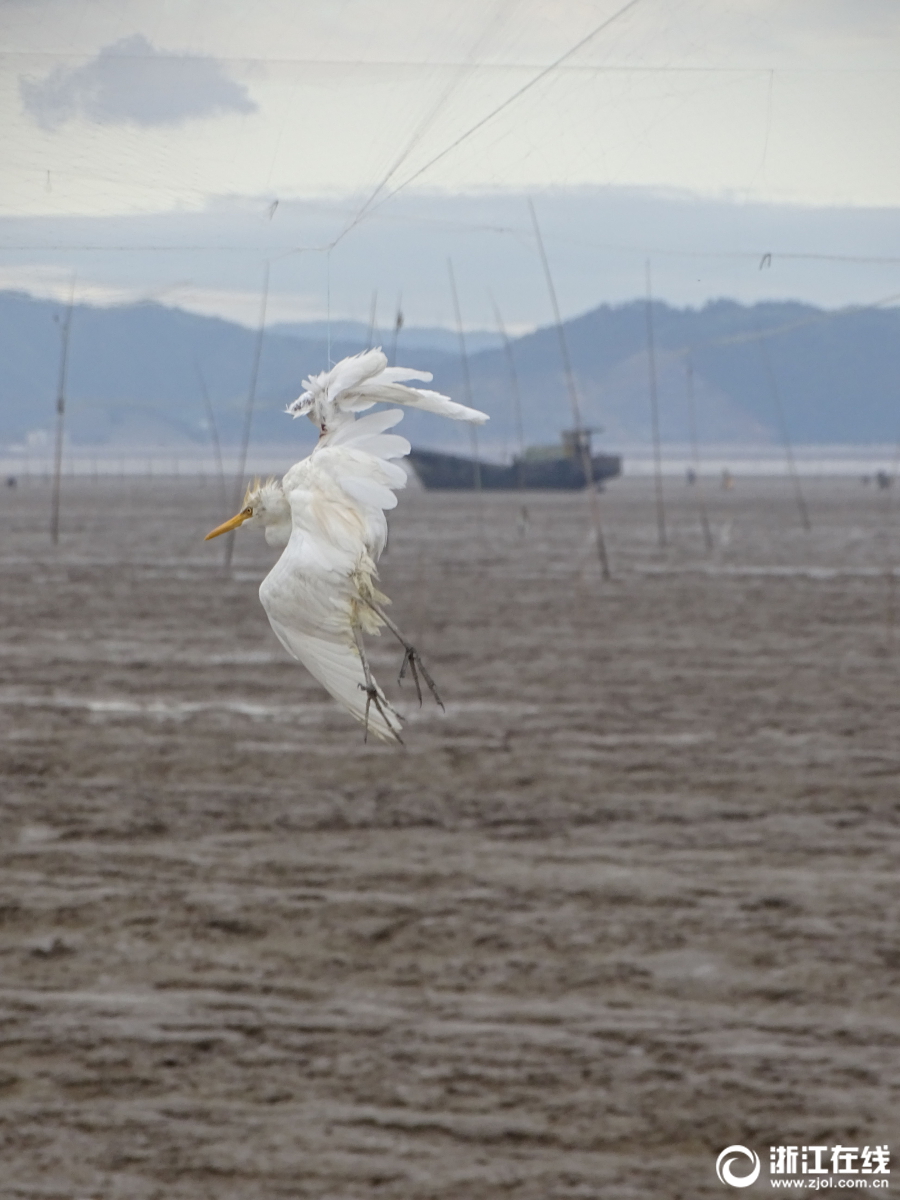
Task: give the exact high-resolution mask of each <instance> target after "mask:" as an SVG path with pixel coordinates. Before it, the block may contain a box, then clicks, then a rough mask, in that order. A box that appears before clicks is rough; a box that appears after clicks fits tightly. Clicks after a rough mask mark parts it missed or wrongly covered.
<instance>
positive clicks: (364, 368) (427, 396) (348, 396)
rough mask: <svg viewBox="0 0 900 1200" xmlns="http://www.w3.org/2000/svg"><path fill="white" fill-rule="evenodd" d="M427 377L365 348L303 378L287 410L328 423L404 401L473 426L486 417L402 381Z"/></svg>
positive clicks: (434, 393)
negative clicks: (392, 364)
mask: <svg viewBox="0 0 900 1200" xmlns="http://www.w3.org/2000/svg"><path fill="white" fill-rule="evenodd" d="M431 378H432V376H431V372H430V371H414V370H412V369H410V368H409V367H389V366H388V365H387V358H386V357H385V355H384V352H383V351H382V350H380V349H378V350H367V351H365V353H363V354H356V355H353V356H352V357H351V358H344V359H342V360H341V361H340V362H339V363H337V364H336V365H335V366H333V367H332V368H331V370H330V371H323V372H322V373H321V374H319V375H315V376H312V377H311V378H309V379H304V381H303V384H304V386H305V387H306V389H307V390H306V391H305V392H304V393H303V394H302V395H301V396H299V397H298V398H297V399H296V400H295V401H294V402H293V403H292V404H289V405H288V409H287V411H288V412H289V413H292V414H293V415H294V416H295V417H299V416H303V415H305V414H309V415H311V416H312V415H314V412H315V413H316V414H318V417H319V418H320V419H321V422H324V424H325V425H329V426H330V421H331V418H332V417H333V415H334V413H335V412H339V413H356V412H364V411H365V410H366V409H367V408H371V407H372V405H373V404H378V403H379V402H383V403H387V404H404V405H406V406H407V407H408V408H419V409H422V410H423V411H425V412H432V413H437V414H438V415H439V416H442V417H450V418H451V419H452V420H454V421H472V422H474V423H475V424H477V425H481V424H483V423H484V422H485V421H486V420H487V419H488V417H487V413H483V412H480V411H479V410H478V409H477V408H469V407H468V406H467V405H465V404H457V403H456V402H455V401H454V400H451V399H450V398H449V396H444V395H442V394H441V393H440V392H431V391H428V390H427V389H425V388H414V387H407V386H406V385H405V383H404V380H408V379H416V380H421V381H422V382H424V383H429V382H430V381H431Z"/></svg>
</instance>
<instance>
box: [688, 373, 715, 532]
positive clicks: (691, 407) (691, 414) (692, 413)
mask: <svg viewBox="0 0 900 1200" xmlns="http://www.w3.org/2000/svg"><path fill="white" fill-rule="evenodd" d="M685 373H686V375H687V398H688V425H689V427H690V431H691V460H692V462H693V466H694V486H695V487H696V489H697V505H698V507H699V509H700V527H701V528H702V530H703V541H704V544H705V546H706V552H707V554H712V551H713V536H712V531H711V530H710V528H709V517H708V515H707V512H706V494H705V492H704V490H703V481H702V480H701V478H700V447H699V442H698V439H697V405H696V402H695V398H694V365H693V363H692V362H691V356H690V354H689V355H688V356H687V361H686V363H685Z"/></svg>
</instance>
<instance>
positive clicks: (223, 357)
mask: <svg viewBox="0 0 900 1200" xmlns="http://www.w3.org/2000/svg"><path fill="white" fill-rule="evenodd" d="M652 313H653V335H654V343H655V362H656V384H657V392H658V397H659V411H660V428H661V436H662V440H663V441H664V442H667V443H685V442H687V441H689V438H690V420H689V413H690V407H689V403H688V392H687V385H688V373H687V366H688V363H690V366H691V369H692V377H693V388H694V397H695V413H696V427H697V433H698V437H699V439H700V440H701V442H705V443H713V442H715V443H732V444H734V443H743V444H750V443H753V444H756V445H759V444H765V443H777V442H778V441H779V440H780V439H781V436H782V434H781V424H782V420H783V422H784V424H785V425H786V426H787V428H788V430H789V432H790V436H791V438H792V439H793V440H794V441H795V442H797V443H806V444H809V443H815V444H822V445H826V444H837V443H849V444H864V443H873V442H881V443H884V442H894V441H895V440H896V439H897V437H898V434H900V404H898V395H900V311H898V310H897V309H895V308H883V309H856V310H845V311H841V312H828V311H823V310H820V309H816V308H813V307H810V306H808V305H803V304H794V303H766V304H758V305H755V306H752V307H746V306H743V305H740V304H737V303H734V302H732V301H728V300H720V301H716V302H714V303H711V304H707V305H706V306H705V307H703V308H701V309H675V308H671V307H669V306H668V305H666V304H663V303H654V304H653V308H652ZM64 315H65V312H64V307H63V306H62V305H60V304H57V303H54V302H52V301H45V300H36V299H34V298H32V297H29V296H26V295H23V294H20V293H15V292H0V447H4V448H9V447H11V446H13V445H17V444H23V443H25V442H26V441H30V442H31V443H32V444H37V443H39V442H40V441H41V440H42V438H43V437H44V436H45V435H46V434H48V433H49V432H50V431H51V430H52V428H53V419H54V418H53V414H54V403H55V396H56V389H57V376H58V370H59V358H60V354H59V349H60V330H61V326H62V321H63V319H64ZM565 329H566V336H567V339H568V343H569V346H570V349H571V355H572V360H573V363H574V367H575V372H576V376H577V381H578V389H579V392H580V395H581V399H582V406H583V416H584V420H585V422H586V423H587V424H590V425H593V426H598V427H602V428H603V430H604V432H603V435H602V438H601V439H600V440H601V441H602V443H603V445H604V447H608V448H609V449H615V448H616V447H617V446H621V445H632V446H633V445H635V444H639V443H646V442H648V441H649V439H650V429H651V425H650V400H649V396H650V382H649V379H650V376H649V360H648V352H647V346H648V331H647V310H646V305H645V304H644V303H643V302H641V301H635V302H633V303H630V304H624V305H620V306H617V307H609V306H606V305H603V306H601V307H599V308H596V309H594V310H592V311H591V312H589V313H585V314H584V315H583V316H580V317H577V318H575V319H573V320H570V321H568V322H567V323H566V327H565ZM367 332H368V331H367V329H366V328H365V326H363V325H361V324H358V323H353V322H343V321H336V322H334V323H333V324H332V327H331V355H332V358H333V359H337V358H340V357H342V356H344V355H346V354H353V353H356V352H357V351H359V350H360V349H362V348H363V345H364V343H365V339H366V335H367ZM381 340H382V342H383V344H384V345H385V348H386V350H388V352H389V351H390V349H391V346H392V344H393V333H392V332H390V333H388V334H387V335H384V334H382V338H381ZM467 341H468V345H469V350H470V358H469V367H470V376H471V382H472V392H473V396H472V400H473V402H474V403H475V404H476V405H477V406H478V407H481V408H483V409H485V410H486V411H487V412H488V413H489V414H490V416H491V422H490V424H489V425H488V426H486V427H484V429H483V431H482V433H481V438H482V444H483V446H484V448H485V451H486V452H487V453H488V454H492V455H494V456H495V457H501V456H503V455H504V454H506V453H511V452H512V451H513V450H514V449H515V448H516V447H517V444H518V440H517V434H516V419H515V409H514V403H513V391H512V383H511V375H510V370H509V365H508V360H507V356H506V353H505V351H504V349H503V347H502V344H501V343H500V341H499V339H498V337H497V335H496V334H494V333H491V332H489V331H476V332H474V333H472V334H467ZM255 343H256V334H255V333H254V332H253V331H252V330H249V329H247V328H245V327H244V326H241V325H236V324H232V323H230V322H228V321H224V320H219V319H216V318H212V317H201V316H196V315H194V314H191V313H187V312H184V311H182V310H179V309H175V308H165V307H162V306H161V305H158V304H139V305H130V306H124V307H119V308H96V307H90V306H88V305H78V306H76V308H75V310H74V312H73V316H72V325H71V339H70V355H69V371H68V382H67V389H66V391H67V397H68V417H67V421H68V425H67V428H68V434H69V437H70V440H71V442H72V443H73V444H76V445H78V444H80V445H84V446H98V447H99V446H120V447H123V448H125V447H131V446H143V447H146V446H153V447H166V446H168V447H172V448H183V449H185V450H187V449H189V447H190V446H192V445H193V446H196V447H197V448H198V449H200V448H201V447H202V446H203V445H204V444H207V443H208V441H209V436H210V434H209V423H208V419H207V411H208V408H207V403H206V401H205V400H204V389H205V390H206V394H207V396H208V399H209V404H210V405H211V406H212V410H213V413H214V419H215V420H216V423H217V426H218V428H219V432H220V436H221V438H222V441H223V442H224V443H225V444H229V443H234V442H235V441H236V440H237V439H238V438H239V436H240V429H241V426H242V421H243V414H244V410H245V405H246V399H247V391H248V385H249V380H250V373H251V366H252V362H253V356H254V347H255ZM512 355H513V360H514V365H515V371H516V377H517V380H518V388H519V392H520V396H521V414H522V425H523V430H524V439H525V442H526V443H527V444H535V443H546V442H554V441H556V440H557V438H558V436H559V432H560V430H561V429H563V428H564V427H566V426H569V425H570V424H571V423H572V417H571V410H570V405H569V399H568V394H567V390H566V385H565V379H564V375H563V372H562V368H561V359H560V350H559V342H558V333H557V330H556V329H555V328H552V327H551V328H544V329H538V330H537V331H536V332H534V333H531V334H528V335H526V336H524V337H519V338H516V339H515V340H514V341H513V342H512ZM397 356H398V361H399V362H400V363H402V364H403V365H408V366H413V367H417V368H421V369H426V370H431V371H433V372H434V376H435V382H434V384H433V385H432V386H434V387H436V388H437V389H438V390H440V391H444V392H447V393H449V394H450V395H452V396H453V397H455V398H456V399H459V400H462V401H463V402H465V401H466V399H467V397H466V392H465V385H464V377H463V372H462V369H461V363H460V358H459V353H458V349H457V340H456V335H455V333H453V332H452V331H448V330H446V329H436V330H426V329H416V328H412V329H402V330H401V331H400V333H399V336H398V341H397ZM326 362H327V327H326V326H325V325H324V323H323V322H314V323H309V324H292V325H276V326H273V327H272V329H270V330H268V331H267V332H266V336H265V339H264V344H263V354H262V362H261V366H260V374H259V384H258V389H257V399H256V408H255V413H254V420H253V439H254V441H255V442H257V443H262V442H265V443H269V444H271V443H277V442H283V441H284V440H285V439H286V438H288V437H290V438H291V439H296V440H298V441H308V440H309V434H310V433H311V430H310V429H307V423H306V422H298V423H297V424H296V425H295V426H293V428H292V427H291V426H290V425H289V424H288V419H287V418H286V417H285V416H284V414H283V409H284V406H285V404H286V403H287V402H288V401H290V400H292V399H293V398H294V397H295V396H296V395H297V394H298V393H299V391H300V390H301V380H302V379H303V378H304V377H305V376H306V375H308V374H309V373H311V372H317V371H320V370H322V369H323V367H324V366H325V364H326ZM301 426H302V428H301ZM404 432H405V433H406V434H407V435H408V436H410V437H411V439H412V440H413V441H414V442H416V443H418V444H420V445H425V446H435V447H445V448H448V449H453V448H457V449H461V450H464V449H465V448H467V446H468V444H469V443H468V436H469V434H468V430H467V429H465V428H462V427H460V426H458V425H456V424H455V423H451V422H446V421H440V420H438V419H437V418H434V417H429V416H426V415H422V414H413V413H411V414H409V415H408V416H407V419H406V421H405V423H404Z"/></svg>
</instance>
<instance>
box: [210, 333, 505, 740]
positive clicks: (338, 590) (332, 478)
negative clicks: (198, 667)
mask: <svg viewBox="0 0 900 1200" xmlns="http://www.w3.org/2000/svg"><path fill="white" fill-rule="evenodd" d="M404 379H417V380H424V381H428V380H430V379H431V375H430V374H427V373H426V372H421V371H409V370H405V369H404V368H399V367H396V368H388V367H387V359H386V358H385V356H384V354H383V353H382V352H381V351H380V350H369V351H367V352H366V353H364V354H359V355H356V356H355V357H353V358H346V359H343V360H342V361H341V362H339V363H338V364H337V365H336V366H335V367H333V368H332V369H331V370H330V371H328V372H323V373H322V374H321V375H318V376H316V377H315V378H314V379H307V380H304V381H303V382H304V386H305V387H306V388H307V389H308V390H307V391H306V392H304V393H303V395H302V396H300V398H299V399H298V400H295V401H294V403H293V404H291V405H290V406H289V408H288V410H287V411H288V412H289V413H291V414H292V415H294V416H301V415H308V416H309V418H310V419H311V420H312V421H314V422H315V424H316V425H317V426H318V428H319V430H320V436H319V441H318V444H317V445H316V447H315V449H314V450H313V452H312V453H311V454H310V455H309V456H308V457H307V458H304V459H302V460H301V461H300V462H298V463H295V464H294V466H292V467H291V468H290V470H289V471H288V472H287V474H286V475H285V476H284V478H283V479H282V480H281V481H280V482H279V481H278V480H274V479H270V480H269V481H268V482H266V483H263V484H261V483H259V482H257V483H256V484H254V485H253V486H251V487H250V488H248V490H247V494H246V496H245V497H244V505H243V508H242V509H241V511H240V512H239V513H238V514H237V515H236V516H234V517H232V518H231V520H230V521H226V522H225V523H224V524H223V525H220V526H219V527H218V528H217V529H214V530H213V531H212V532H211V533H209V534H207V540H208V539H209V538H214V537H218V536H219V534H222V533H228V532H229V531H230V530H232V529H237V527H238V526H239V525H242V524H244V523H245V522H257V523H258V524H259V525H261V526H262V528H263V530H264V532H265V537H266V541H267V542H268V543H269V545H271V546H283V547H284V551H283V553H282V555H281V557H280V558H279V559H278V562H277V563H276V564H275V566H274V567H273V568H272V570H271V571H270V572H269V574H268V575H267V576H266V577H265V579H264V580H263V582H262V584H261V586H260V589H259V598H260V600H261V602H262V606H263V608H264V609H265V610H266V614H267V616H268V618H269V622H270V624H271V626H272V628H273V629H274V631H275V633H276V635H277V636H278V639H279V641H280V642H281V644H282V645H283V646H284V648H285V649H286V650H287V652H288V653H289V654H290V655H291V656H292V657H293V658H296V659H298V660H299V661H300V662H302V663H303V664H304V666H305V667H306V668H307V670H308V671H309V672H310V674H311V675H313V676H314V677H315V678H316V679H317V680H318V681H319V683H321V684H322V686H323V687H324V688H325V689H326V690H327V691H328V692H330V693H331V695H332V696H333V697H334V698H335V700H337V701H338V703H339V704H341V705H342V706H343V707H344V708H345V709H346V710H347V711H348V712H349V713H350V714H351V715H352V716H354V717H355V718H356V719H357V720H358V721H360V722H362V724H363V725H364V727H365V730H366V737H368V732H369V730H370V729H371V730H372V732H373V733H375V734H376V735H377V736H378V737H379V738H381V739H383V740H384V741H397V742H399V741H401V740H402V739H401V737H400V729H401V724H400V717H399V715H398V714H397V713H396V712H395V711H394V709H393V708H392V707H391V705H390V703H389V702H388V700H387V698H386V696H385V694H384V692H383V691H382V690H381V688H380V687H379V686H378V684H377V683H376V681H375V679H374V677H373V675H372V672H371V669H370V667H369V663H368V659H367V658H366V652H365V646H364V644H363V635H364V634H380V632H381V630H382V628H383V627H385V626H387V628H388V629H390V631H391V632H392V633H393V634H394V636H395V637H396V638H397V639H398V641H399V642H400V643H401V645H402V646H403V650H404V657H403V663H402V665H401V668H400V679H401V680H402V679H403V677H404V675H405V673H406V670H407V668H409V670H410V672H411V674H412V677H413V681H414V683H415V686H416V693H417V695H418V698H419V702H420V703H421V701H422V690H421V685H420V683H419V676H420V675H421V677H422V679H424V681H425V683H426V684H427V686H428V687H429V689H430V690H431V692H432V695H433V696H434V698H435V700H436V701H437V702H438V704H440V705H441V707H443V704H442V702H441V698H440V696H439V695H438V691H437V688H436V687H435V684H434V681H433V680H432V678H431V676H430V675H429V673H428V671H427V670H426V668H425V666H424V665H423V663H422V660H421V658H420V657H419V653H418V651H417V650H416V648H415V647H414V646H413V645H412V644H411V643H410V642H408V641H407V640H406V638H405V637H404V636H403V634H402V633H401V632H400V630H399V629H398V628H397V626H396V625H395V624H394V622H393V621H392V620H391V619H390V617H388V615H387V613H386V612H385V611H384V605H385V604H389V603H390V601H389V600H388V599H387V597H386V596H384V595H382V593H381V592H380V591H379V590H378V588H377V587H376V582H375V581H376V580H377V578H378V570H377V565H376V564H377V562H378V559H379V556H380V555H381V552H382V550H383V549H384V547H385V544H386V542H387V518H386V516H385V512H386V511H388V510H390V509H392V508H394V507H396V504H397V497H396V495H395V494H394V493H395V491H398V490H399V489H400V488H403V487H405V486H406V472H405V471H404V470H403V468H402V467H400V466H398V465H397V463H396V462H394V461H393V460H394V459H397V458H402V457H403V456H404V455H406V454H408V453H409V449H410V446H409V442H408V441H407V440H406V438H403V437H400V436H398V435H397V434H391V433H388V432H387V430H389V429H391V428H392V427H393V426H394V425H396V424H397V423H398V422H399V421H401V420H402V419H403V413H402V412H399V411H398V410H397V409H392V410H388V411H387V412H378V413H371V414H369V415H368V416H366V417H362V418H360V419H357V417H356V413H357V412H360V411H363V410H365V409H367V408H371V407H372V406H373V405H374V404H376V403H378V402H379V401H381V400H387V401H392V402H394V403H399V404H404V405H406V406H408V407H415V408H421V409H425V410H426V411H429V412H434V413H439V414H441V415H443V416H448V417H452V418H453V419H455V420H467V421H477V422H479V423H481V422H483V421H486V420H487V416H486V415H485V414H484V413H482V412H479V411H478V410H477V409H473V408H466V407H465V406H464V405H461V404H455V403H454V402H453V401H452V400H450V399H448V397H446V396H442V395H440V394H439V393H438V392H429V391H423V390H420V389H417V388H411V387H406V386H404V385H403V383H402V380H404Z"/></svg>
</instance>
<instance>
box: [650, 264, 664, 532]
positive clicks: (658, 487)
mask: <svg viewBox="0 0 900 1200" xmlns="http://www.w3.org/2000/svg"><path fill="white" fill-rule="evenodd" d="M646 267H647V306H646V313H647V368H648V370H649V373H650V425H651V429H652V433H653V490H654V493H655V496H656V534H657V538H658V539H659V548H660V550H665V548H666V545H667V538H666V506H665V501H664V499H663V481H662V449H661V447H660V441H659V396H658V394H657V388H656V352H655V347H654V344H653V289H652V284H651V281H650V259H649V258H648V259H647V264H646Z"/></svg>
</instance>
